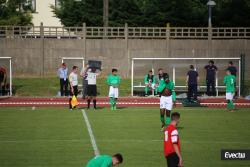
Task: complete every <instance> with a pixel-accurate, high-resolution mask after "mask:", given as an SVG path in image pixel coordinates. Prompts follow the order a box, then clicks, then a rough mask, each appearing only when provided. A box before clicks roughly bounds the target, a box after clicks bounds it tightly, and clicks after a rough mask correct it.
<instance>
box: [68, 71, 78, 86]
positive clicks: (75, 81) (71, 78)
mask: <svg viewBox="0 0 250 167" xmlns="http://www.w3.org/2000/svg"><path fill="white" fill-rule="evenodd" d="M69 82H70V83H71V84H72V86H76V85H78V79H77V74H76V73H74V72H71V73H70V74H69Z"/></svg>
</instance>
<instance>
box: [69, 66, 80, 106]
mask: <svg viewBox="0 0 250 167" xmlns="http://www.w3.org/2000/svg"><path fill="white" fill-rule="evenodd" d="M77 70H78V67H77V66H73V68H72V72H71V73H70V75H69V84H70V98H69V109H70V110H72V105H71V100H72V97H73V96H76V97H77V94H78V76H77ZM74 108H75V107H74Z"/></svg>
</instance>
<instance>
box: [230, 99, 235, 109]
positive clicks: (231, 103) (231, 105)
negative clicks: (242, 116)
mask: <svg viewBox="0 0 250 167" xmlns="http://www.w3.org/2000/svg"><path fill="white" fill-rule="evenodd" d="M229 104H230V109H231V110H234V103H233V100H230V101H229Z"/></svg>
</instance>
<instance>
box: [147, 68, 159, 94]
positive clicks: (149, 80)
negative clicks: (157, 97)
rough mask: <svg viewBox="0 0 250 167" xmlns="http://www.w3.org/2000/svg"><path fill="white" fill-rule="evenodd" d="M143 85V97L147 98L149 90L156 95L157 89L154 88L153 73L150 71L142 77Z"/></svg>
mask: <svg viewBox="0 0 250 167" xmlns="http://www.w3.org/2000/svg"><path fill="white" fill-rule="evenodd" d="M144 84H145V89H144V91H145V96H148V92H149V89H150V88H151V89H152V91H155V94H157V89H156V88H155V76H154V75H153V71H152V70H150V71H149V72H148V74H147V75H145V76H144Z"/></svg>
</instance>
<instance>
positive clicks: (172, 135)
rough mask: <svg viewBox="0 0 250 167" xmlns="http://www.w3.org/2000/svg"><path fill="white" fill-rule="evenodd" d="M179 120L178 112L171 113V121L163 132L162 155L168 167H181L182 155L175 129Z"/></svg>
mask: <svg viewBox="0 0 250 167" xmlns="http://www.w3.org/2000/svg"><path fill="white" fill-rule="evenodd" d="M179 120H180V114H179V113H178V112H173V113H172V114H171V123H170V125H169V126H168V127H167V128H166V129H165V132H164V155H165V158H166V160H167V164H168V167H182V166H183V162H182V156H181V149H180V138H179V135H178V131H177V129H176V126H177V124H178V123H179Z"/></svg>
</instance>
